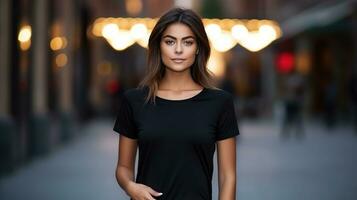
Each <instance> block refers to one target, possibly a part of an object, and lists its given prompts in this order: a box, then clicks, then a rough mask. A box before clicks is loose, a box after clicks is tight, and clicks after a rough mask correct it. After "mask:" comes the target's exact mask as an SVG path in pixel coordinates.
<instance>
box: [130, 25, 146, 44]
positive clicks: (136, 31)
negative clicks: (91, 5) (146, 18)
mask: <svg viewBox="0 0 357 200" xmlns="http://www.w3.org/2000/svg"><path fill="white" fill-rule="evenodd" d="M147 32H148V29H147V28H146V26H145V24H143V23H138V24H134V25H133V26H132V27H131V29H130V34H131V37H133V38H134V39H135V40H138V39H142V38H145V37H146V35H147Z"/></svg>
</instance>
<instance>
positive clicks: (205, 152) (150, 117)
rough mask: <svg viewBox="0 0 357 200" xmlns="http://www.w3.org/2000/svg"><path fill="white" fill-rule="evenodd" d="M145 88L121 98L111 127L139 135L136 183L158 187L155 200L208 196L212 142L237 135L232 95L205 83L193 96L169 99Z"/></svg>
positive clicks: (199, 199) (205, 198) (208, 198)
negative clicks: (150, 98)
mask: <svg viewBox="0 0 357 200" xmlns="http://www.w3.org/2000/svg"><path fill="white" fill-rule="evenodd" d="M147 92H148V88H147V87H145V88H143V89H140V88H132V89H129V90H127V91H125V92H124V94H123V95H122V97H121V101H120V106H119V110H118V115H117V118H116V121H115V125H114V128H113V130H114V131H116V132H118V133H120V134H122V135H124V136H126V137H129V138H132V139H137V140H138V148H139V159H138V169H137V176H136V182H137V183H141V184H145V185H147V186H149V187H151V188H153V189H154V190H156V191H158V192H162V193H163V195H161V196H160V197H154V198H156V199H157V200H211V199H212V174H213V154H214V152H215V143H216V141H218V140H223V139H226V138H229V137H234V136H236V135H238V134H239V130H238V124H237V119H236V115H235V112H234V104H233V95H232V94H230V93H228V92H226V91H224V90H218V89H210V88H204V89H203V90H202V91H201V92H200V93H198V94H196V95H195V96H193V97H191V98H187V99H183V100H170V99H164V98H160V97H158V96H156V105H154V104H152V103H148V104H145V102H144V101H145V97H146V94H147Z"/></svg>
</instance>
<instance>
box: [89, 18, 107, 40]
mask: <svg viewBox="0 0 357 200" xmlns="http://www.w3.org/2000/svg"><path fill="white" fill-rule="evenodd" d="M104 24H105V18H103V17H100V18H98V19H96V20H95V21H94V23H93V27H92V33H93V35H95V36H97V37H100V36H102V29H103V27H104Z"/></svg>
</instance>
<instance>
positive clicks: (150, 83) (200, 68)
mask: <svg viewBox="0 0 357 200" xmlns="http://www.w3.org/2000/svg"><path fill="white" fill-rule="evenodd" d="M175 22H180V23H183V24H185V25H187V26H188V27H190V28H191V31H192V32H193V33H194V34H195V36H196V40H197V48H198V54H197V55H196V59H195V61H194V63H193V65H192V66H191V70H190V71H191V76H192V79H193V80H194V81H195V82H196V83H198V84H200V85H201V86H203V87H205V88H216V87H215V86H214V84H215V83H214V81H215V80H214V74H213V73H212V72H211V71H210V70H209V69H208V68H207V67H206V65H207V61H208V58H209V56H210V53H211V48H210V45H209V41H208V37H207V34H206V31H205V29H204V25H203V22H202V20H201V17H200V16H199V15H198V14H196V13H195V12H194V11H192V10H191V9H185V8H180V7H176V8H172V9H171V10H169V11H167V12H166V13H164V14H163V15H162V16H161V17H160V18H159V20H158V21H157V23H156V25H155V26H154V28H153V30H152V32H151V34H150V38H149V44H148V50H149V51H148V54H147V68H146V70H147V72H146V75H145V77H144V79H143V80H142V81H141V82H140V83H139V86H138V87H139V88H144V87H148V93H147V97H146V102H148V101H149V100H150V99H151V100H152V101H153V102H154V103H155V94H156V92H157V90H158V88H159V81H160V80H161V79H162V78H163V77H164V74H165V66H164V64H163V63H162V60H161V52H160V41H161V37H162V34H163V32H164V31H165V29H166V28H167V27H168V26H169V25H170V24H172V23H175Z"/></svg>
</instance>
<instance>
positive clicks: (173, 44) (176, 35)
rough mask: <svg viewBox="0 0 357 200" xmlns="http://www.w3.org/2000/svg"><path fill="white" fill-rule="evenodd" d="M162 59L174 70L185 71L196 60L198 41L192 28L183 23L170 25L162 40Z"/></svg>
mask: <svg viewBox="0 0 357 200" xmlns="http://www.w3.org/2000/svg"><path fill="white" fill-rule="evenodd" d="M160 50H161V60H162V62H163V63H164V65H165V66H166V67H167V68H168V69H170V70H172V71H184V70H186V69H188V68H190V67H191V65H192V64H193V63H194V61H195V57H196V50H197V43H196V37H195V35H194V33H193V32H192V31H191V29H190V28H189V27H188V26H187V25H185V24H183V23H174V24H171V25H169V26H168V27H167V28H166V30H165V31H164V33H163V34H162V38H161V42H160Z"/></svg>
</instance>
